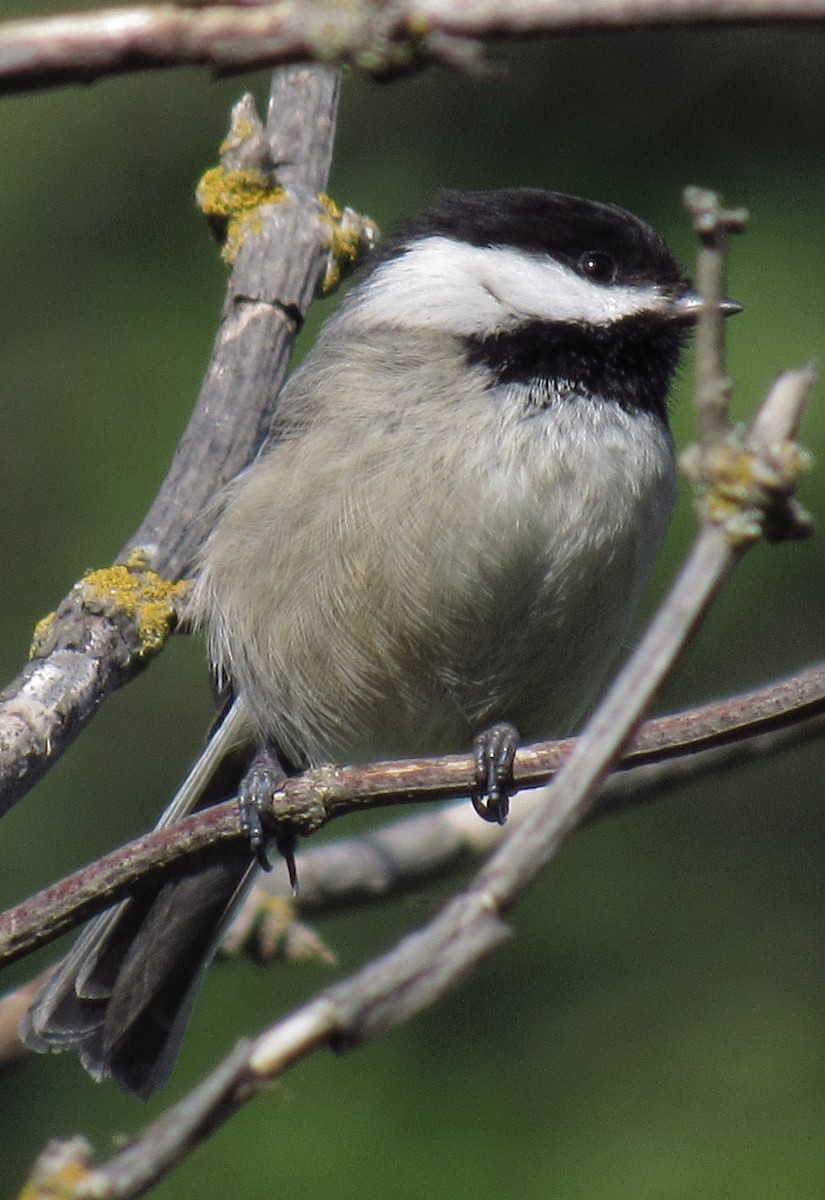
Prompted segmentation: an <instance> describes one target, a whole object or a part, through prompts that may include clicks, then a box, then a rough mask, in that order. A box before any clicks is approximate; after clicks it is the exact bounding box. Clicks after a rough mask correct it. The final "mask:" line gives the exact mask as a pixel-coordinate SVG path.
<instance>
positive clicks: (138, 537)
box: [0, 67, 357, 814]
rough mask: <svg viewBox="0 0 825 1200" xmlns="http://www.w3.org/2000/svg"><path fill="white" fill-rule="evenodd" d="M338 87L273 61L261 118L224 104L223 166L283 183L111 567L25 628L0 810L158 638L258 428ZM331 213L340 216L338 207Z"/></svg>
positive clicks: (293, 304) (312, 276) (280, 351)
mask: <svg viewBox="0 0 825 1200" xmlns="http://www.w3.org/2000/svg"><path fill="white" fill-rule="evenodd" d="M338 86H339V85H338V77H337V73H336V72H335V71H334V70H333V69H332V68H329V67H288V68H284V69H282V70H281V71H278V72H276V74H275V75H274V77H273V84H272V95H271V99H270V106H269V115H268V119H267V123H266V126H265V127H262V126H261V125H260V123H259V122H258V121H257V116H256V114H255V113H254V106H252V103H251V100H250V99H245V100H244V101H242V102H241V105H239V106H238V108H237V109H236V111H235V113H234V125H233V130H234V135H233V133H232V132H231V133H230V138H229V139H228V140H229V149H227V150H226V152H225V154H224V160H223V166H224V168H225V169H226V170H232V169H234V168H237V167H238V166H239V165H243V166H244V167H246V168H251V169H253V170H254V171H256V172H258V174H259V175H260V176H261V178H262V179H263V181H264V182H268V183H269V184H270V185H274V184H277V185H278V186H279V187H280V188H283V189H284V192H283V193H279V194H278V195H279V199H278V202H273V203H262V204H261V205H260V206H259V207H258V208H257V210H256V221H255V223H254V230H253V229H252V226H250V227H249V229H248V230H247V235H246V236H244V237H242V238H239V239H238V247H237V249H238V253H237V259H236V261H235V264H234V269H233V271H232V275H231V278H230V281H229V286H228V290H227V296H226V300H225V303H224V306H223V311H222V314H221V322H220V327H219V329H218V333H217V337H216V340H215V346H214V350H213V355H212V359H211V362H210V364H209V367H208V370H207V372H206V378H205V380H204V383H203V386H202V388H201V392H200V395H199V397H198V401H197V404H196V407H195V410H194V412H193V414H192V418H191V420H190V422H189V426H188V428H187V430H186V432H185V434H184V436H183V439H182V441H181V444H180V445H179V447H178V449H177V451H176V453H175V456H174V459H173V462H172V465H171V467H170V470H169V474H168V475H167V477H166V479H165V481H164V483H163V485H162V486H161V489H160V492H159V493H158V496H157V498H156V500H155V502H154V503H153V505H152V507H151V509H150V511H149V513H148V515H147V516H146V519H145V520H144V521H143V523H142V524H141V526H140V528H139V529H138V530H137V532H136V533H135V535H134V536H133V537H132V538H130V539H129V541H128V543H127V545H126V546H125V547H124V550H123V551H122V553H121V556H120V560H121V565H120V566H119V567H115V568H112V569H109V570H105V571H98V572H93V573H92V574H91V575H90V576H88V577H87V578H86V579H84V580H82V581H81V582H80V583H79V584H78V585H77V586H76V587H75V588H74V589H72V591H71V592H70V593H69V595H68V596H67V597H66V599H65V600H64V601H63V602H62V603H61V605H60V607H59V608H58V610H57V612H56V613H55V614H52V615H51V616H50V617H49V618H48V619H47V620H46V621H44V622H41V625H40V626H39V627H38V631H37V636H36V641H35V647H34V649H33V658H32V660H31V661H30V662H29V663H28V664H27V666H26V667H24V669H23V670H22V672H21V673H20V675H19V676H18V677H17V678H16V679H15V680H13V681H12V683H11V684H10V685H9V686H8V687H7V688H5V690H4V691H3V692H1V693H0V814H2V813H3V812H5V811H7V810H8V809H9V808H10V807H11V806H12V805H13V804H14V803H15V802H16V801H17V800H19V799H20V797H21V796H22V795H24V794H25V792H26V791H27V790H28V789H29V788H30V787H31V786H32V785H33V784H34V783H35V782H37V780H38V779H39V778H41V777H42V775H43V774H45V772H46V771H47V770H48V769H49V767H50V766H51V765H52V764H53V763H54V762H55V761H56V759H57V758H58V757H59V756H60V754H62V752H63V751H64V750H65V749H66V748H67V747H68V746H69V745H70V744H71V742H72V741H73V740H74V738H75V737H77V735H78V734H79V733H80V732H81V730H82V729H83V728H85V726H86V725H87V724H88V722H89V720H90V719H91V718H92V716H93V715H94V713H95V711H96V710H97V708H98V707H99V705H100V703H101V702H102V700H103V699H104V698H105V697H106V696H107V695H108V694H109V693H110V692H112V691H113V690H114V689H115V688H117V687H119V686H120V685H121V684H123V683H126V682H127V681H128V680H129V679H131V678H133V677H134V675H135V674H137V673H138V672H139V671H140V670H142V669H143V667H144V666H145V665H146V664H147V663H148V662H149V661H150V659H151V658H152V657H153V655H154V654H155V653H157V651H158V650H159V649H160V648H161V647H162V645H163V643H164V641H165V638H166V636H167V635H168V633H169V631H170V630H171V628H172V627H173V626H174V624H175V621H176V619H177V615H178V607H179V602H180V599H181V595H182V593H181V589H179V588H175V587H173V586H171V585H170V584H169V583H168V582H167V581H168V580H176V579H179V578H180V577H181V576H184V575H185V574H186V573H187V572H188V571H189V570H190V569H191V566H192V562H193V557H194V555H195V552H196V550H197V547H198V545H199V542H200V540H201V538H202V537H203V534H204V530H205V516H204V514H205V511H206V510H207V508H208V506H209V504H210V502H211V501H212V499H213V497H214V496H215V494H216V492H217V491H218V490H219V488H220V487H221V485H222V484H223V483H224V482H225V481H226V480H227V479H229V478H230V477H232V476H233V475H235V474H236V473H237V472H238V471H239V470H240V469H241V468H242V467H243V466H244V465H245V464H246V463H247V462H248V461H249V460H250V459H251V458H252V456H253V455H254V453H255V451H256V450H257V448H258V446H259V445H260V443H261V441H262V439H263V438H264V436H265V435H266V432H267V430H268V428H269V424H270V421H271V418H272V413H273V410H274V406H275V402H276V398H277V395H278V392H279V390H280V387H281V383H282V382H283V378H284V375H285V373H286V370H287V367H288V364H289V358H290V355H291V352H292V348H293V344H294V340H295V336H296V334H297V332H298V330H299V328H300V325H301V322H302V321H303V318H304V315H305V313H306V310H307V308H308V307H309V304H310V301H311V300H312V297H313V295H314V294H315V291H316V288H317V287H318V285H319V280H320V279H321V278H322V276H323V275H324V273H325V272H327V271H328V269H329V266H330V260H331V256H334V255H335V254H336V252H337V251H336V248H335V245H334V243H335V223H334V219H333V217H332V216H331V215H330V211H329V209H328V208H325V207H323V206H322V205H321V204H320V203H319V200H318V195H319V193H320V192H322V191H323V189H324V188H325V186H326V182H327V178H328V173H329V168H330V163H331V159H332V143H333V135H334V129H335V117H336V111H337V104H338ZM239 131H240V132H239ZM344 219H346V220H348V221H349V222H350V224H353V223H354V222H353V220H352V215H351V214H344ZM354 242H357V238H355V239H352V238H351V239H350V244H353V243H354Z"/></svg>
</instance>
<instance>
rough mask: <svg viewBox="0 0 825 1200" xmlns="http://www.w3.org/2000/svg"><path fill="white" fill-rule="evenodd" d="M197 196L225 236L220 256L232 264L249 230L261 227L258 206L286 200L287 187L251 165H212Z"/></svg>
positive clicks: (218, 231) (201, 207) (214, 223)
mask: <svg viewBox="0 0 825 1200" xmlns="http://www.w3.org/2000/svg"><path fill="white" fill-rule="evenodd" d="M196 198H197V201H198V206H199V207H200V210H201V212H202V213H203V214H204V216H206V218H207V219H208V220H209V222H210V224H211V225H212V226H213V228H214V229H215V231H216V232H217V234H218V235H219V236H220V238H221V239H222V240H223V243H224V245H223V249H222V251H221V257H222V258H223V260H224V262H227V263H229V264H232V263H233V262H234V261H235V259H236V258H237V256H238V251H239V250H240V248H241V246H242V245H243V242H244V237H245V236H246V234H247V232H253V233H254V232H257V231H258V230H259V229H260V217H258V216H257V214H258V210H259V209H260V208H261V207H262V206H263V205H265V204H278V203H280V202H282V201H283V200H285V199H286V191H285V190H284V188H282V187H280V186H279V185H278V184H275V183H272V181H271V180H270V179H268V178H267V177H266V176H265V175H263V174H261V172H260V171H256V170H253V169H252V168H251V167H246V168H244V169H242V170H234V171H230V170H227V169H226V168H225V167H212V168H211V169H210V170H209V171H207V172H206V173H205V174H204V176H203V177H202V179H201V181H200V183H199V184H198V188H197V192H196ZM256 217H257V220H256Z"/></svg>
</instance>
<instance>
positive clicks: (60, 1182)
mask: <svg viewBox="0 0 825 1200" xmlns="http://www.w3.org/2000/svg"><path fill="white" fill-rule="evenodd" d="M93 1175H94V1168H93V1167H92V1147H91V1145H90V1144H89V1142H87V1141H86V1139H85V1138H82V1137H74V1138H69V1139H67V1140H65V1141H61V1142H58V1141H55V1142H50V1143H49V1145H48V1146H47V1147H46V1149H45V1150H44V1151H43V1152H42V1154H41V1155H40V1156H39V1158H38V1160H37V1162H36V1163H35V1165H34V1168H33V1170H32V1173H31V1175H30V1176H29V1178H28V1179H27V1180H26V1182H25V1184H24V1185H23V1190H22V1191H21V1192H20V1194H19V1200H70V1198H71V1197H72V1196H76V1195H77V1193H78V1190H79V1189H80V1188H81V1187H82V1186H83V1185H84V1184H85V1183H87V1182H88V1181H89V1180H90V1178H92V1177H93Z"/></svg>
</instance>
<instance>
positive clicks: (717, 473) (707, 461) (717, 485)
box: [680, 428, 813, 547]
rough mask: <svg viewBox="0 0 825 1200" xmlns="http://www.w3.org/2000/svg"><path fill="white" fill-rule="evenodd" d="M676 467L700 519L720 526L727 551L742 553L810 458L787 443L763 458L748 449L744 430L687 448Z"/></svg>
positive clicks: (790, 491) (760, 533)
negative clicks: (690, 485)
mask: <svg viewBox="0 0 825 1200" xmlns="http://www.w3.org/2000/svg"><path fill="white" fill-rule="evenodd" d="M680 462H681V466H682V470H683V471H684V473H685V474H686V475H687V477H688V478H689V479H690V480H691V481H692V483H693V485H694V488H695V497H696V505H697V507H698V509H699V511H700V513H701V515H702V516H703V517H704V519H705V520H707V521H710V522H712V523H713V524H714V525H719V526H721V527H722V528H723V529H724V530H725V535H726V537H727V539H728V541H729V542H730V543H731V545H733V546H737V547H742V546H746V545H749V544H750V543H752V542H754V541H756V540H758V539H759V538H760V537H762V536H763V535H764V534H765V532H766V523H769V524H770V523H773V522H774V521H775V511H773V510H775V508H776V505H777V504H781V503H782V502H783V501H786V500H787V499H788V497H790V496H791V495H792V494H793V492H794V491H795V489H796V485H797V483H798V482H799V479H800V477H801V476H802V474H803V473H804V472H805V471H807V470H809V469H810V467H811V466H812V464H813V458H812V456H811V454H810V453H809V452H808V451H807V450H805V449H804V447H802V446H800V445H798V443H796V442H792V441H787V442H781V443H777V444H776V445H773V446H771V447H770V454H769V455H766V454H765V453H764V451H757V450H755V449H754V448H753V447H752V446H751V445H749V444H748V440H747V431H746V430H745V429H743V428H737V429H732V430H731V431H730V433H729V434H728V435H727V437H725V438H723V439H720V440H719V441H717V442H714V443H712V444H711V445H709V446H689V447H688V448H687V449H686V450H685V451H684V452H683V453H682V455H681V459H680ZM801 515H802V513H801V510H799V513H798V517H801Z"/></svg>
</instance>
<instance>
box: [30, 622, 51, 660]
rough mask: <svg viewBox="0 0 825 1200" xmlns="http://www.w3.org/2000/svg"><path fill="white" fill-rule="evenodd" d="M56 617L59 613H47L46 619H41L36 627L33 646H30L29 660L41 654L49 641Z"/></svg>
mask: <svg viewBox="0 0 825 1200" xmlns="http://www.w3.org/2000/svg"><path fill="white" fill-rule="evenodd" d="M56 617H57V613H55V612H50V613H46V615H45V617H41V618H40V620H39V621H38V622H37V624H36V625H35V627H34V633H33V634H32V641H31V645H30V646H29V658H35V657H36V656H37V655H38V654H39V653H41V651H42V650H43V648H44V647H45V645H46V643H47V642H48V641H49V638H50V637H51V634H52V630H53V629H54V623H55V619H56Z"/></svg>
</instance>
